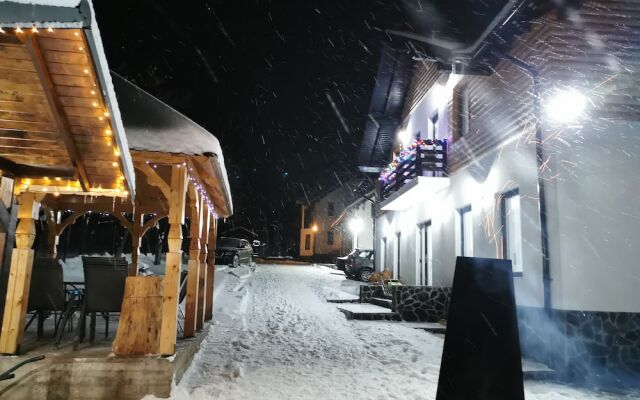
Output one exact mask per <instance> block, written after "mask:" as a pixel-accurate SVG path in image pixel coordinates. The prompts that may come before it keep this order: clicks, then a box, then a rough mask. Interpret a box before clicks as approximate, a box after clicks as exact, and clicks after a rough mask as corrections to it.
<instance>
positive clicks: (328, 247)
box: [300, 180, 373, 259]
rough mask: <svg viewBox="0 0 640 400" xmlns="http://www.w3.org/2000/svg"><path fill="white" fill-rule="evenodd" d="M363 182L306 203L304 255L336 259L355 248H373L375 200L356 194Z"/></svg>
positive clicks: (303, 207) (353, 182) (302, 233)
mask: <svg viewBox="0 0 640 400" xmlns="http://www.w3.org/2000/svg"><path fill="white" fill-rule="evenodd" d="M359 183H360V181H359V180H351V181H348V182H347V183H345V184H344V185H343V186H341V187H339V188H337V189H334V190H332V191H330V192H329V193H327V194H325V195H322V196H319V197H317V198H316V199H314V200H312V201H311V202H309V203H308V204H302V205H301V206H300V209H301V216H300V221H301V226H300V256H302V257H320V258H327V259H330V258H333V257H336V256H342V255H345V254H347V253H348V252H350V251H351V250H352V249H353V247H354V246H357V247H358V248H366V249H371V248H373V218H372V208H371V206H372V201H371V200H368V198H367V196H361V195H358V194H356V192H355V189H356V188H357V186H358V184H359Z"/></svg>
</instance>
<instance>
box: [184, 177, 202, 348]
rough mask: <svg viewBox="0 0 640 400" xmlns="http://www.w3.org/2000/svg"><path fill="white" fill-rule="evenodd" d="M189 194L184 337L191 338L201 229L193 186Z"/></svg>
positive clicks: (192, 334)
mask: <svg viewBox="0 0 640 400" xmlns="http://www.w3.org/2000/svg"><path fill="white" fill-rule="evenodd" d="M189 194H190V196H189V197H190V208H191V229H190V235H191V243H190V246H189V272H188V273H187V299H186V301H187V304H186V307H185V312H184V336H185V337H193V336H194V335H195V331H196V316H197V314H198V286H199V281H200V235H201V227H202V207H201V206H202V203H201V196H200V194H199V193H198V191H197V190H196V189H195V187H193V186H191V188H190V190H189Z"/></svg>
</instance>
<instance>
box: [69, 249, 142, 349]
mask: <svg viewBox="0 0 640 400" xmlns="http://www.w3.org/2000/svg"><path fill="white" fill-rule="evenodd" d="M82 267H83V269H84V299H83V302H82V311H81V314H80V321H79V323H78V327H77V334H76V338H75V340H74V348H75V347H77V344H78V342H81V341H83V340H84V335H85V323H86V322H85V319H86V316H87V314H89V315H90V316H91V326H90V328H89V329H90V331H89V341H90V342H92V343H93V341H94V338H95V331H96V313H100V314H102V316H103V318H104V319H105V332H104V337H105V338H106V337H108V336H109V313H110V312H115V313H119V312H120V308H121V306H122V299H123V297H124V286H125V281H126V279H127V275H128V269H129V264H128V263H127V260H126V259H125V258H124V257H84V256H83V257H82Z"/></svg>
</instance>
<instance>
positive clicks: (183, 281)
mask: <svg viewBox="0 0 640 400" xmlns="http://www.w3.org/2000/svg"><path fill="white" fill-rule="evenodd" d="M185 297H187V271H185V270H182V271H180V295H179V297H178V304H180V303H182V301H183V300H184V298H185Z"/></svg>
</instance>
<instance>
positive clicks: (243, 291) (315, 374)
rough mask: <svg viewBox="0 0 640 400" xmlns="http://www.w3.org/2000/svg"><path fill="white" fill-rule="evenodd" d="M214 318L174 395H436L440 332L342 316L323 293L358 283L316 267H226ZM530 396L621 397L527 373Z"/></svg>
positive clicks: (353, 397)
mask: <svg viewBox="0 0 640 400" xmlns="http://www.w3.org/2000/svg"><path fill="white" fill-rule="evenodd" d="M227 273H228V274H229V275H228V276H227V278H226V280H225V282H224V284H223V286H224V287H223V288H221V289H223V290H224V291H223V292H222V293H220V295H219V296H218V297H217V300H216V304H215V314H214V319H215V321H216V323H215V325H214V326H213V327H211V330H210V333H209V336H208V337H207V338H206V339H205V341H204V342H203V344H202V348H201V350H200V352H199V353H198V354H197V355H196V359H195V361H194V363H193V364H192V366H191V367H190V369H189V370H188V371H187V373H186V374H185V376H184V378H183V380H182V382H181V383H180V385H179V386H178V387H176V388H175V389H174V393H173V397H172V398H174V399H197V400H199V399H242V400H250V399H332V400H333V399H349V400H357V399H416V400H418V399H434V398H435V391H436V386H437V381H438V369H439V366H440V354H441V352H442V341H443V340H442V337H441V336H435V335H432V334H429V333H427V332H425V331H422V330H417V329H412V328H409V327H405V326H402V325H399V324H394V323H392V322H379V321H374V322H362V321H348V320H346V319H345V317H344V315H343V314H342V313H340V312H339V311H337V309H336V307H335V305H334V304H330V303H327V302H326V300H325V299H326V297H327V295H334V294H335V293H339V292H340V291H344V290H348V291H351V292H352V293H353V291H354V290H355V287H354V286H353V284H352V283H350V282H349V281H345V279H344V277H340V276H337V275H332V274H330V273H329V271H328V270H327V269H326V268H322V267H300V266H264V265H260V266H257V268H256V269H255V271H251V270H250V269H249V268H239V269H236V270H228V271H227ZM526 390H527V396H526V397H527V399H528V400H532V399H536V400H537V399H540V400H541V399H545V400H546V399H620V398H627V399H628V398H635V397H629V396H628V397H614V396H607V395H603V394H598V393H591V392H583V391H579V390H575V389H572V388H567V387H564V386H560V385H551V384H544V383H539V382H526Z"/></svg>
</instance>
